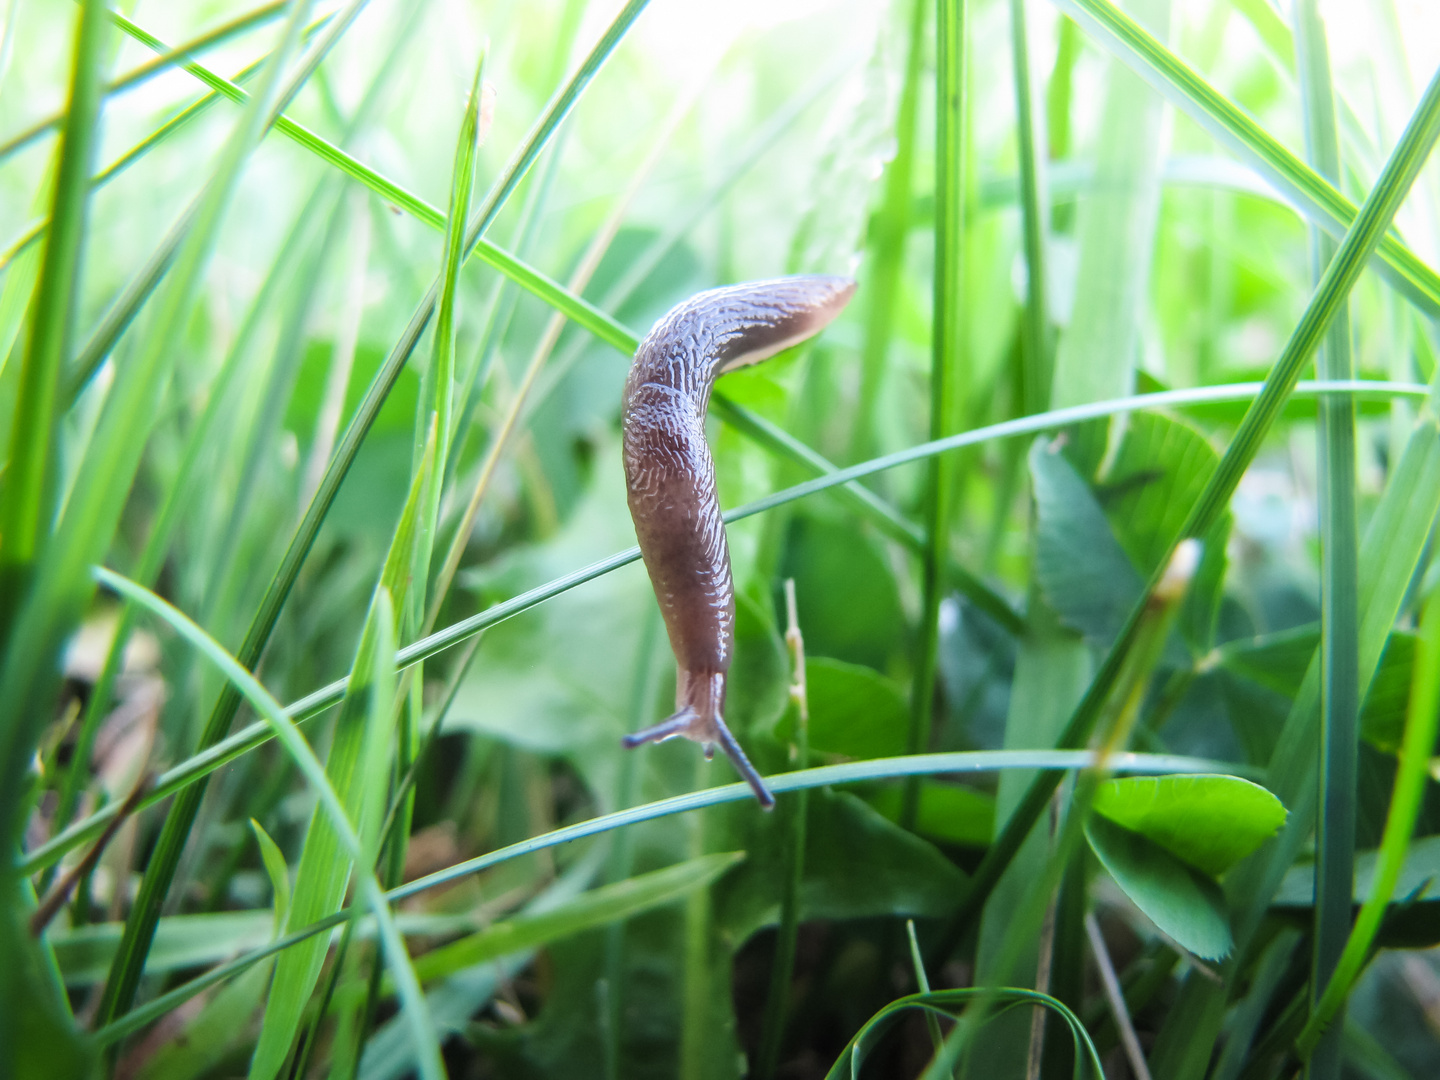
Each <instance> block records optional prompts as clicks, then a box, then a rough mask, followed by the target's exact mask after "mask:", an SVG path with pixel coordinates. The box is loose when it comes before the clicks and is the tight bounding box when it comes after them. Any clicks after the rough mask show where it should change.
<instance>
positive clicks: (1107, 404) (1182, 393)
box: [20, 382, 1430, 873]
mask: <svg viewBox="0 0 1440 1080" xmlns="http://www.w3.org/2000/svg"><path fill="white" fill-rule="evenodd" d="M1263 385H1264V384H1262V383H1240V384H1235V385H1232V386H1218V387H1214V386H1212V387H1199V388H1195V389H1190V390H1168V391H1164V392H1162V393H1157V394H1140V395H1137V396H1135V397H1131V398H1122V399H1120V400H1118V401H1104V402H1097V403H1096V404H1094V405H1085V406H1078V407H1076V408H1072V409H1057V410H1053V411H1051V412H1048V413H1041V414H1039V415H1037V416H1027V417H1021V418H1019V419H1016V420H1007V421H1004V422H1002V423H999V424H993V425H990V426H988V427H984V428H976V429H975V430H973V431H967V432H964V433H962V434H960V435H956V436H951V437H950V438H948V439H943V440H941V441H940V442H938V443H925V444H922V445H920V446H916V447H912V448H910V449H908V450H902V451H898V452H896V453H894V454H888V455H886V456H885V457H882V458H876V459H874V460H873V461H870V462H865V463H863V464H861V465H852V466H850V467H848V468H845V469H839V470H836V471H835V472H834V473H830V474H827V475H824V476H820V477H817V478H816V479H814V480H807V481H805V482H804V483H801V484H797V485H795V486H794V487H791V488H787V489H785V490H783V491H779V492H776V493H774V494H773V495H767V496H765V497H764V498H762V499H758V500H756V501H754V502H752V503H747V504H746V505H744V506H739V507H736V508H734V509H732V510H730V511H727V512H726V514H725V520H726V522H727V523H728V522H732V521H740V520H743V519H744V518H747V517H750V516H753V515H755V514H760V513H764V512H765V511H767V510H770V509H772V508H774V507H776V506H781V505H784V504H786V503H789V502H794V501H795V500H797V499H801V498H806V497H808V496H810V495H814V494H818V493H819V492H822V491H828V490H831V489H832V488H837V487H841V486H842V485H844V484H847V483H850V482H853V481H855V480H858V479H861V478H863V477H866V476H872V475H875V474H876V473H880V472H884V471H885V470H886V469H891V468H896V467H899V466H901V465H907V464H910V463H911V462H915V461H921V460H924V458H925V457H927V456H928V455H930V454H939V453H948V452H952V451H954V450H958V449H963V448H965V447H970V446H979V445H983V444H984V443H986V442H990V441H993V440H997V439H1005V438H1022V437H1025V436H1031V435H1036V434H1039V433H1040V432H1044V431H1055V430H1059V429H1062V428H1066V427H1070V426H1072V425H1074V424H1078V423H1085V422H1087V421H1090V420H1098V419H1102V418H1104V417H1108V416H1116V415H1120V414H1122V413H1126V412H1134V411H1138V410H1142V409H1149V408H1157V409H1165V408H1185V407H1186V406H1195V405H1206V404H1212V403H1214V402H1218V401H1244V400H1247V399H1251V398H1254V397H1255V396H1256V395H1257V394H1258V393H1259V392H1260V391H1261V389H1262V388H1263ZM1295 393H1296V395H1297V396H1312V395H1315V394H1318V393H1348V394H1354V395H1356V396H1357V397H1366V396H1381V397H1393V396H1397V395H1403V396H1409V397H1415V398H1423V397H1426V396H1428V395H1429V393H1430V388H1429V387H1426V386H1422V385H1419V384H1413V383H1408V384H1407V383H1381V382H1368V383H1367V382H1356V383H1344V384H1340V385H1330V384H1323V383H1313V382H1312V383H1300V384H1299V385H1298V386H1297V387H1296V390H1295ZM639 558H640V549H639V548H629V549H627V550H625V551H621V552H617V553H616V554H615V555H612V556H610V557H609V558H607V559H602V560H601V561H599V562H596V563H592V564H591V565H589V566H585V567H582V568H581V569H579V570H576V571H575V572H573V573H571V574H567V575H565V576H564V577H560V578H556V579H554V580H553V581H550V582H547V583H545V584H544V585H540V586H537V587H536V588H534V589H531V590H529V591H527V592H525V593H522V594H520V595H519V596H516V597H513V598H512V599H510V600H506V601H503V602H501V603H498V604H495V605H493V606H491V607H489V608H486V609H485V610H484V611H482V612H480V613H479V614H477V615H474V616H471V617H469V618H466V619H462V620H460V621H459V622H456V623H452V624H451V625H450V626H447V627H445V628H443V629H441V630H438V631H436V632H435V633H433V634H430V635H428V636H427V637H425V638H423V639H421V640H419V641H416V642H412V643H411V644H409V645H407V646H404V647H403V648H401V649H400V650H399V652H398V653H397V654H396V656H397V662H398V663H399V664H400V666H402V667H404V666H408V665H410V664H415V663H419V662H421V661H423V660H428V659H429V658H430V657H432V656H435V655H437V654H438V653H441V652H443V651H445V650H446V649H449V648H451V647H453V646H455V645H457V644H459V643H460V642H462V641H466V640H469V639H470V638H473V637H474V636H475V635H477V634H479V633H481V632H482V631H483V630H485V629H486V628H488V627H490V626H494V625H496V624H498V623H500V622H503V621H505V620H506V619H509V618H512V617H514V616H516V615H518V614H520V613H522V612H524V611H528V610H529V609H530V608H532V607H535V606H537V605H538V604H542V603H544V602H545V601H546V600H549V599H552V598H553V597H556V596H559V595H560V594H562V593H564V592H567V591H569V590H570V589H573V588H576V587H578V586H580V585H583V584H585V583H586V582H589V581H593V580H595V579H596V578H598V577H601V576H603V575H605V574H607V573H609V572H611V571H612V570H616V569H619V568H620V567H622V566H626V565H628V564H630V563H632V562H635V561H637V560H638V559H639ZM345 687H346V681H345V680H344V679H340V680H337V681H336V682H333V683H331V684H329V685H328V686H324V687H321V688H320V689H318V690H315V691H314V692H312V693H310V694H307V695H306V696H305V697H303V698H301V699H300V700H298V701H296V702H293V703H292V704H290V705H289V706H287V712H288V715H290V716H292V717H294V718H295V719H297V720H306V719H309V718H311V717H314V716H318V715H319V714H320V713H322V712H324V711H325V710H326V709H329V708H332V707H334V706H335V705H336V704H337V703H338V702H339V701H340V700H341V699H342V698H343V697H344V696H345ZM269 738H270V736H269V734H268V728H267V727H266V725H264V724H252V725H250V726H249V727H246V728H244V729H243V730H241V731H237V732H236V733H235V734H233V735H231V736H230V737H228V738H227V739H225V740H223V741H221V742H217V743H215V744H214V745H212V746H210V747H209V748H207V749H204V750H202V751H200V752H199V753H197V754H195V755H194V756H193V757H191V758H189V759H188V760H186V761H184V762H181V763H180V764H177V765H176V766H174V767H173V768H171V769H169V770H167V771H165V772H164V773H161V774H160V775H159V776H158V777H156V780H155V784H154V785H153V787H152V788H151V790H150V792H149V793H148V794H147V795H146V796H145V797H144V798H143V799H142V800H141V801H140V803H139V808H141V809H143V808H145V807H148V806H153V805H155V804H156V803H158V802H160V801H162V800H164V799H166V798H168V797H169V796H171V795H173V794H175V793H176V792H177V791H180V790H183V789H184V788H185V787H187V786H189V785H191V784H193V783H195V782H196V781H197V780H200V779H202V778H203V777H205V776H208V775H209V774H210V773H212V772H214V771H215V770H216V769H218V768H220V767H221V766H222V765H225V764H227V763H228V762H231V761H234V760H235V759H236V758H237V757H239V756H240V755H241V754H245V753H248V752H249V751H250V750H253V749H254V748H255V747H257V746H260V745H262V744H264V743H265V742H267V741H268V740H269ZM115 813H116V808H114V807H109V808H106V809H103V810H99V811H97V812H96V813H94V814H92V815H90V816H89V817H87V818H85V819H84V820H82V821H78V822H76V823H75V824H74V825H72V826H71V827H70V828H68V829H66V830H65V831H64V832H63V833H60V834H59V835H57V836H55V837H52V838H51V839H50V840H48V841H47V842H46V843H44V844H43V845H41V846H40V847H37V848H36V849H34V850H33V851H31V852H29V853H27V854H26V855H25V856H24V858H23V859H22V860H21V863H20V866H21V869H22V870H23V871H24V872H25V873H34V872H35V871H36V870H39V869H42V868H43V867H45V866H49V865H50V864H52V863H53V862H55V860H57V859H59V858H61V857H62V856H63V855H64V854H65V853H66V852H68V851H71V850H73V849H74V848H75V847H77V846H78V845H80V844H82V843H84V842H85V841H86V840H89V839H92V838H94V837H95V836H97V835H99V833H100V832H101V830H103V829H104V827H105V824H106V823H107V822H108V821H110V820H111V819H112V818H113V817H114V815H115Z"/></svg>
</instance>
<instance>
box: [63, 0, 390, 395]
mask: <svg viewBox="0 0 1440 1080" xmlns="http://www.w3.org/2000/svg"><path fill="white" fill-rule="evenodd" d="M368 2H369V0H352V3H351V4H350V5H349V7H347V8H346V9H345V10H344V11H342V12H341V13H340V14H339V15H338V16H327V17H326V19H320V20H317V21H316V22H315V23H314V24H313V25H312V26H310V27H309V28H307V29H308V30H309V31H314V30H315V29H317V28H318V27H320V26H322V25H324V24H325V23H326V21H327V20H329V26H328V29H327V30H326V31H325V33H324V35H323V36H322V37H321V38H320V39H319V40H318V41H316V43H315V45H314V47H313V48H312V49H311V51H310V52H309V53H308V54H307V56H306V57H305V60H304V62H303V63H302V64H300V65H299V66H298V67H297V69H296V71H295V73H294V74H293V75H292V76H291V78H290V80H289V82H288V85H287V86H286V87H285V89H284V91H283V92H282V93H281V94H279V95H278V97H277V99H276V105H275V106H273V107H271V108H270V110H269V112H270V115H269V116H268V117H267V119H266V122H265V127H266V128H268V127H269V126H270V124H271V123H272V122H273V121H274V119H275V117H276V116H278V115H279V111H280V107H282V106H283V103H284V102H285V101H286V100H288V99H289V98H291V97H293V96H294V95H295V94H296V93H298V92H299V90H300V87H301V86H303V85H304V83H305V80H306V79H308V78H309V76H310V75H311V74H312V73H313V72H314V70H315V68H316V67H317V66H318V65H319V63H320V61H321V60H323V59H324V58H325V56H326V55H328V53H329V51H330V49H331V48H333V47H334V45H335V43H336V42H338V41H339V40H340V35H341V34H343V33H344V32H345V30H346V29H348V28H349V26H350V24H351V23H352V22H353V21H354V19H355V17H356V16H357V15H359V13H360V10H361V9H362V8H363V7H364V6H365V4H366V3H368ZM147 36H148V35H147ZM287 40H288V39H287ZM157 45H158V43H157ZM159 47H160V48H162V49H163V46H159ZM284 47H287V48H288V46H284ZM276 55H277V53H276V52H272V53H270V55H269V56H268V57H266V58H265V59H264V60H263V61H261V62H259V63H261V64H262V65H269V64H271V63H272V62H273V60H274V58H275V56H276ZM192 66H193V65H192ZM257 70H259V69H257ZM207 100H208V99H207ZM246 100H247V101H248V100H250V98H249V97H248V96H247V97H246ZM205 104H206V101H202V102H200V103H198V105H197V106H195V107H194V108H197V109H198V108H200V107H202V106H204V105H205ZM179 119H180V117H176V121H178V120H179ZM173 123H175V121H172V124H173ZM162 130H163V129H162ZM172 130H173V128H172ZM140 145H141V146H146V143H144V142H142V143H141V144H140ZM150 145H153V143H151V144H150ZM126 158H127V159H128V158H130V155H127V156H126ZM121 163H126V164H128V161H127V160H126V159H122V161H121V162H117V163H116V165H114V166H112V167H111V169H110V170H107V172H108V173H110V174H113V172H114V171H115V170H116V169H117V168H118V167H119V165H120V164H121ZM107 179H108V176H107ZM204 199H205V193H204V192H203V191H202V192H201V193H200V194H199V195H197V196H196V197H195V199H194V200H193V201H192V202H191V204H190V205H189V207H187V208H186V210H185V212H184V214H182V215H181V217H180V218H179V219H178V220H177V221H176V223H175V224H174V225H173V226H171V228H170V231H169V232H168V233H166V235H165V238H164V239H163V240H162V241H161V242H160V244H159V245H157V247H156V248H155V250H154V252H153V253H152V254H151V256H150V258H149V260H147V262H146V264H145V266H144V267H143V269H142V270H141V271H140V272H139V273H138V274H137V275H136V276H135V277H134V278H132V279H131V281H130V282H129V283H128V284H127V285H126V287H125V289H124V290H123V291H122V292H121V294H120V295H119V296H118V297H117V298H116V299H115V301H114V303H112V304H111V305H110V308H109V310H108V311H106V313H105V316H104V317H103V318H102V319H101V321H100V325H99V326H98V327H97V328H96V329H95V331H94V333H92V334H91V336H90V339H89V341H88V342H87V343H86V345H85V348H84V349H82V350H81V352H80V355H79V356H78V357H77V358H76V361H75V363H74V365H73V366H72V367H71V370H70V372H68V373H67V376H66V381H67V384H68V387H69V392H70V397H71V400H72V401H73V400H74V398H75V397H77V396H78V395H79V393H80V391H81V390H82V389H84V387H85V384H86V383H87V382H88V381H89V380H90V378H91V377H92V376H93V375H94V374H95V372H96V371H98V370H99V368H100V365H101V364H102V363H103V362H104V360H105V358H106V357H107V356H109V355H110V351H111V350H112V349H113V348H114V347H115V343H116V342H117V341H118V340H119V339H120V335H121V334H123V333H124V332H125V330H126V329H127V328H128V327H129V325H130V323H131V322H132V321H133V320H134V318H135V316H136V315H137V314H138V313H139V311H140V307H141V306H142V305H143V304H144V303H145V301H146V300H147V299H148V298H149V297H150V295H151V294H152V293H153V292H154V291H155V290H156V288H158V286H159V284H160V282H161V280H162V279H163V278H164V277H165V275H166V273H168V271H169V269H170V266H171V263H172V262H173V261H174V259H175V257H176V255H177V254H178V252H179V251H180V247H181V245H182V243H183V242H184V240H185V238H186V237H187V236H188V235H189V234H190V230H191V229H192V227H193V226H194V224H195V215H196V214H197V213H198V212H199V209H200V207H201V205H202V204H203V202H204Z"/></svg>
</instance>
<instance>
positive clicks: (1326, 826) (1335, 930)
mask: <svg viewBox="0 0 1440 1080" xmlns="http://www.w3.org/2000/svg"><path fill="white" fill-rule="evenodd" d="M1294 12H1295V14H1294V18H1295V45H1296V66H1297V67H1298V69H1299V73H1300V91H1301V99H1302V102H1303V105H1304V117H1305V148H1306V156H1307V157H1309V159H1310V163H1311V165H1312V166H1313V167H1314V168H1315V171H1316V172H1318V173H1320V175H1322V176H1323V177H1325V178H1326V179H1327V180H1329V181H1330V182H1331V183H1333V184H1337V185H1338V184H1339V182H1340V168H1341V164H1340V136H1339V131H1338V128H1337V125H1336V119H1335V91H1334V87H1333V86H1332V84H1331V79H1330V55H1329V46H1328V44H1327V42H1326V40H1325V26H1324V23H1323V22H1322V21H1321V18H1320V11H1319V8H1318V7H1317V5H1316V3H1315V0H1299V2H1297V3H1296V4H1295V6H1294ZM1335 247H1336V245H1335V241H1334V240H1333V239H1332V238H1331V237H1330V236H1329V235H1327V234H1325V233H1324V232H1323V231H1322V230H1321V229H1319V228H1318V227H1316V226H1313V225H1312V226H1311V230H1310V272H1311V277H1312V280H1314V281H1316V282H1318V281H1319V280H1320V278H1321V276H1322V275H1323V274H1324V270H1325V266H1326V264H1327V263H1329V262H1330V260H1331V259H1332V258H1334V255H1335ZM1315 362H1316V369H1317V371H1318V373H1319V374H1320V376H1321V378H1325V379H1347V378H1349V377H1350V376H1351V374H1352V372H1353V370H1354V364H1353V362H1352V360H1351V356H1350V317H1349V311H1348V306H1347V307H1342V308H1341V309H1340V310H1339V311H1337V312H1336V315H1335V319H1334V321H1333V322H1332V323H1331V324H1330V328H1329V331H1328V332H1327V333H1326V336H1325V341H1324V344H1323V345H1322V346H1321V348H1320V349H1319V351H1318V352H1317V354H1316V361H1315ZM1317 434H1318V447H1317V453H1318V456H1319V461H1318V473H1319V489H1320V490H1319V496H1320V550H1321V568H1320V611H1321V614H1320V671H1321V679H1322V681H1323V685H1322V688H1321V692H1320V757H1319V761H1318V767H1319V770H1320V807H1321V810H1320V814H1319V817H1318V820H1317V821H1316V836H1315V944H1314V951H1313V954H1312V963H1311V973H1310V995H1311V1001H1312V1003H1314V1002H1315V1001H1317V1000H1318V999H1319V996H1320V991H1321V989H1322V988H1323V987H1324V986H1325V985H1326V984H1327V983H1328V982H1329V981H1330V979H1331V976H1332V974H1333V972H1334V970H1335V965H1336V964H1337V963H1338V962H1339V959H1340V954H1341V953H1342V952H1343V951H1344V948H1345V939H1346V937H1347V936H1348V934H1349V931H1350V907H1351V897H1352V895H1353V892H1354V886H1353V879H1354V876H1355V799H1356V782H1357V779H1358V757H1359V727H1360V690H1359V679H1360V672H1359V664H1360V644H1359V631H1360V605H1359V595H1358V594H1359V588H1360V567H1359V546H1360V540H1359V531H1360V527H1359V523H1358V520H1357V518H1356V509H1355V405H1354V403H1353V402H1352V401H1350V400H1349V399H1348V398H1344V397H1333V398H1325V399H1323V400H1322V401H1320V402H1319V424H1318V431H1317ZM1342 1030H1343V1024H1342V1025H1340V1026H1337V1027H1336V1028H1335V1029H1334V1031H1333V1033H1332V1034H1331V1035H1330V1036H1329V1037H1327V1038H1325V1039H1324V1040H1323V1042H1322V1043H1321V1044H1320V1046H1319V1047H1318V1053H1317V1054H1316V1055H1315V1056H1314V1057H1312V1058H1311V1060H1310V1070H1309V1075H1310V1076H1311V1077H1312V1078H1314V1080H1336V1078H1338V1077H1339V1075H1340V1036H1341V1033H1342Z"/></svg>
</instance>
